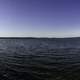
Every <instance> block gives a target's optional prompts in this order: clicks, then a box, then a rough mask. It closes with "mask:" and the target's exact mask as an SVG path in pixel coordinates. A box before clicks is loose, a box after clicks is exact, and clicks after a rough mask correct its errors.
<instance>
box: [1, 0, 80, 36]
mask: <svg viewBox="0 0 80 80" xmlns="http://www.w3.org/2000/svg"><path fill="white" fill-rule="evenodd" d="M0 36H1V37H77V36H79V37H80V0H0Z"/></svg>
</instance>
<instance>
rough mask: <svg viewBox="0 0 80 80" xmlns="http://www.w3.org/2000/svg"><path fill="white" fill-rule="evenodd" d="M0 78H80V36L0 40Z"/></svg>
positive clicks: (57, 79) (14, 79)
mask: <svg viewBox="0 0 80 80" xmlns="http://www.w3.org/2000/svg"><path fill="white" fill-rule="evenodd" d="M0 80H80V39H40V38H39V39H0Z"/></svg>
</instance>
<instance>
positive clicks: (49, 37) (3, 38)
mask: <svg viewBox="0 0 80 80" xmlns="http://www.w3.org/2000/svg"><path fill="white" fill-rule="evenodd" d="M0 39H80V37H63V38H58V37H0Z"/></svg>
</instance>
